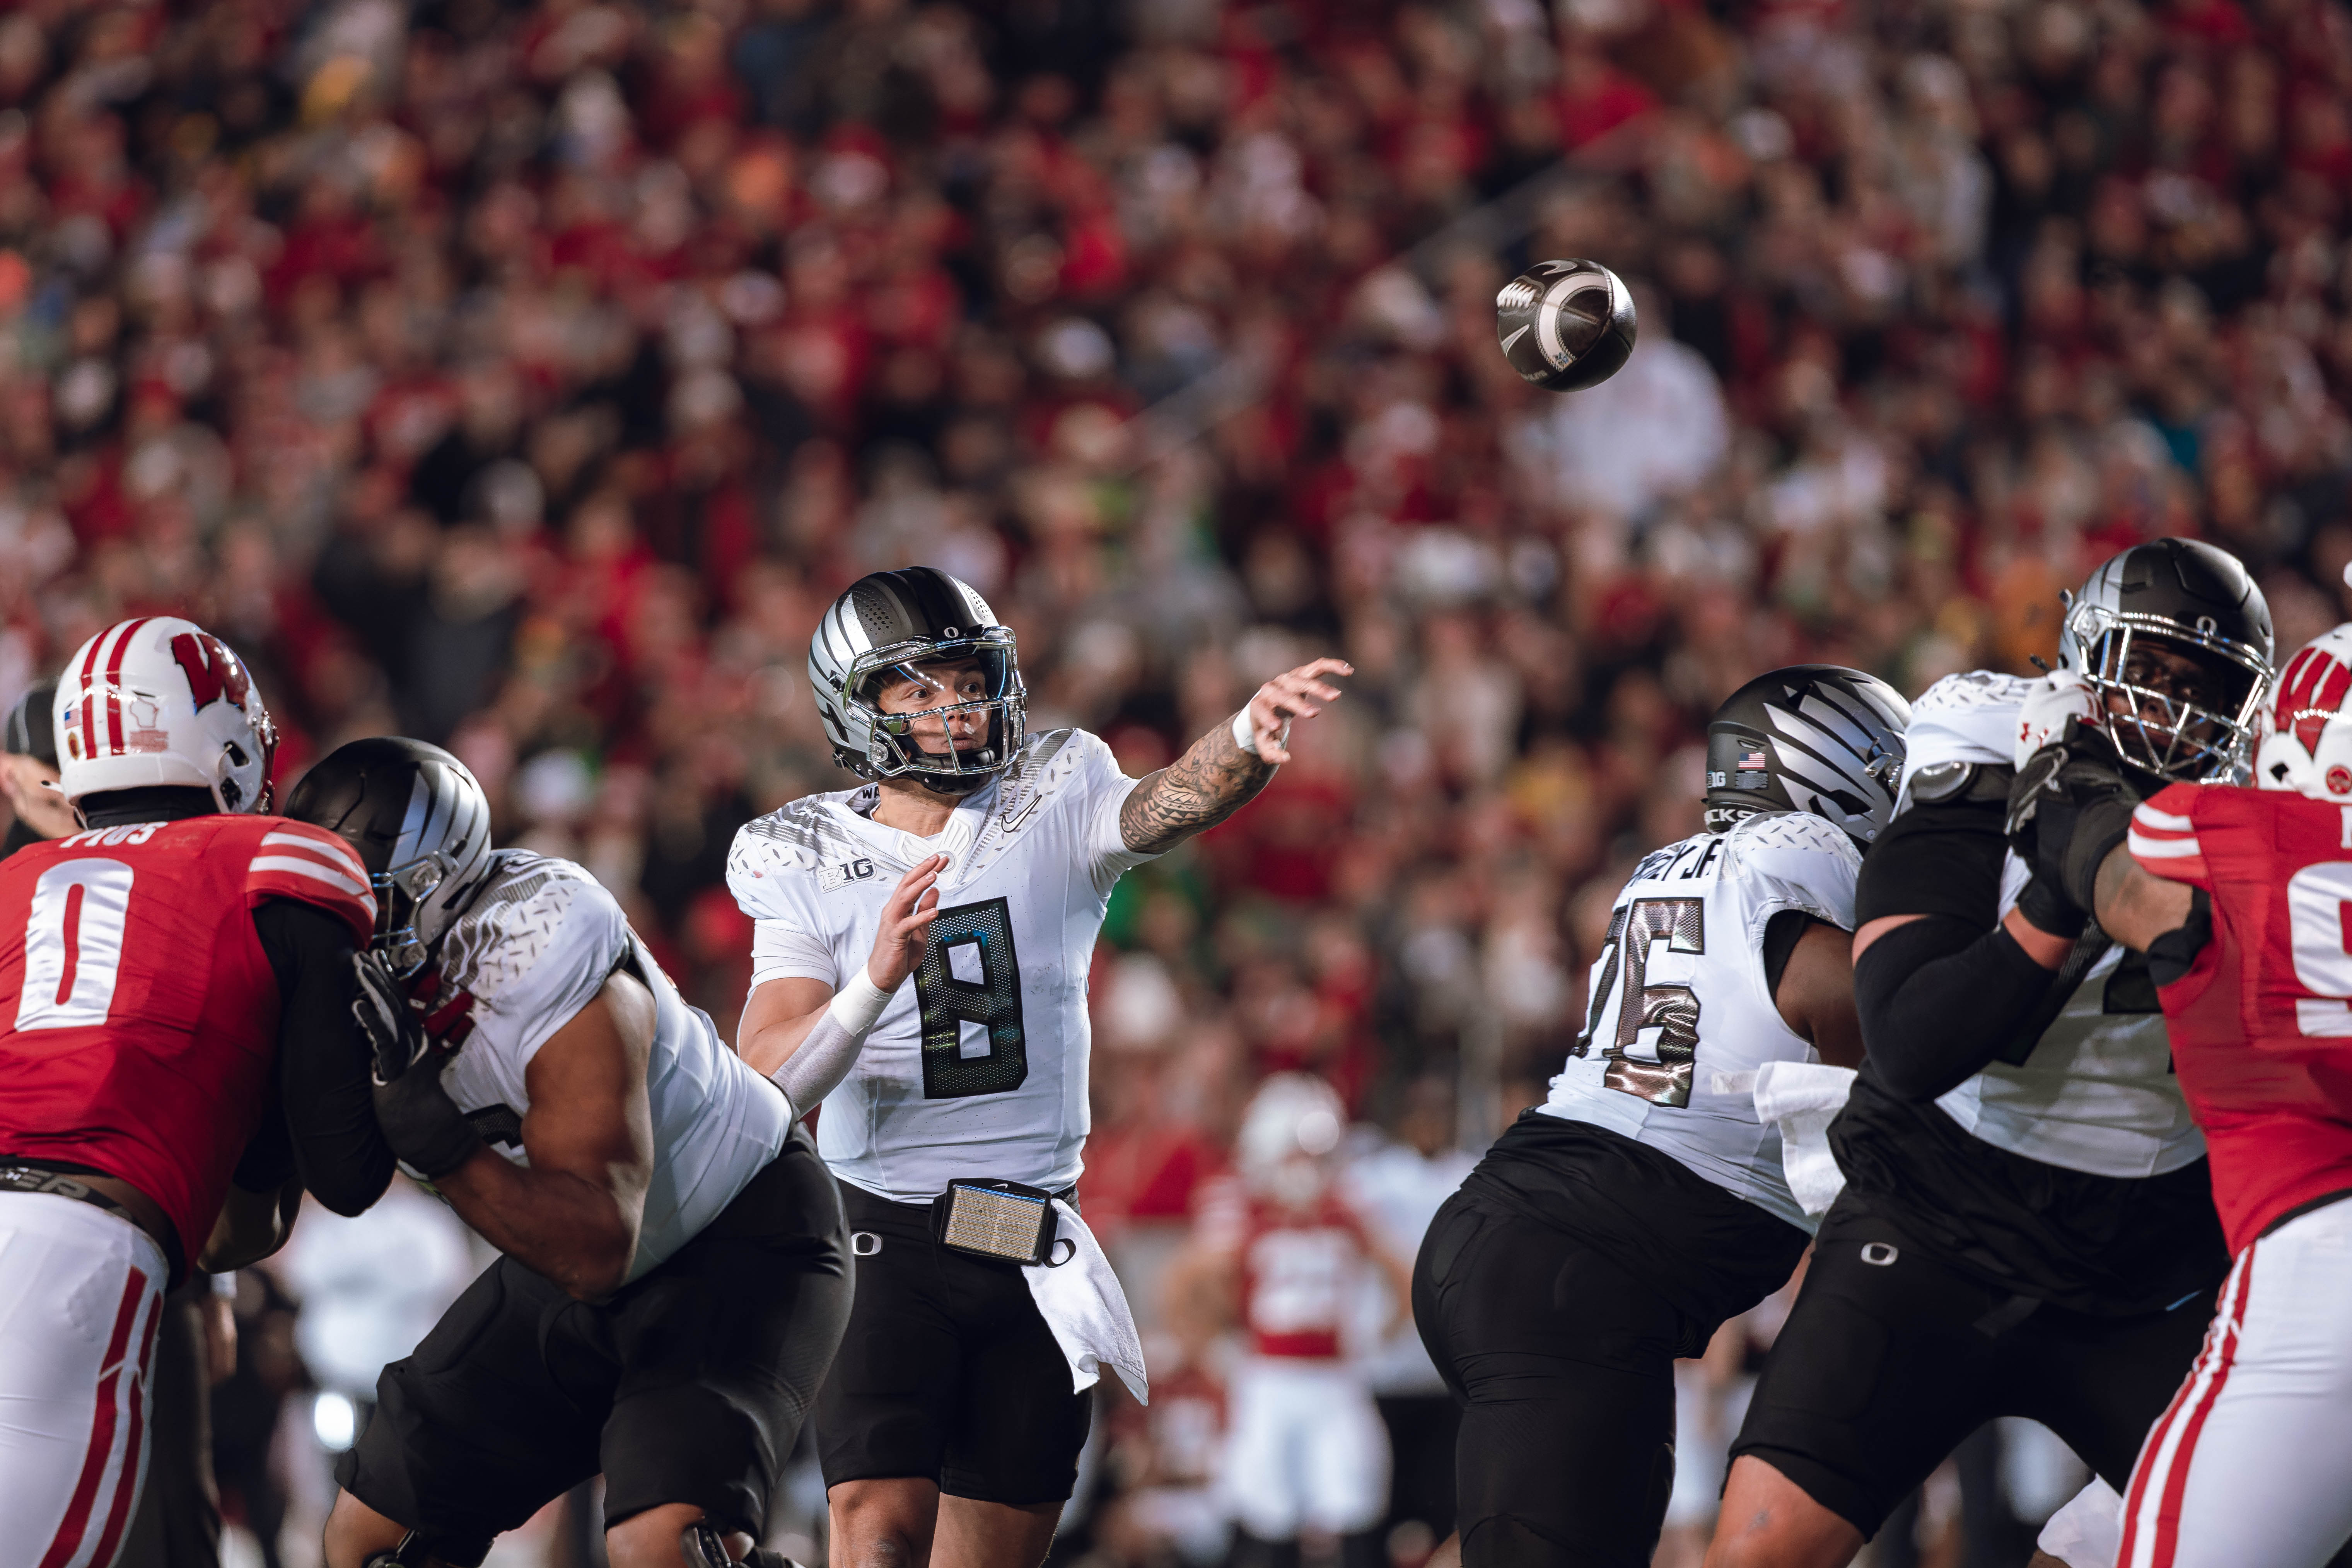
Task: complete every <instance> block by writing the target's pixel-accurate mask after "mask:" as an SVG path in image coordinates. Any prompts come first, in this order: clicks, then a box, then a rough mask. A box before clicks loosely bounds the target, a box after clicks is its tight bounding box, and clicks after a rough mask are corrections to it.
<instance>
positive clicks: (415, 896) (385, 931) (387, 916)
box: [368, 849, 457, 980]
mask: <svg viewBox="0 0 2352 1568" xmlns="http://www.w3.org/2000/svg"><path fill="white" fill-rule="evenodd" d="M456 875H457V861H456V860H455V859H454V858H451V857H450V856H448V855H446V854H444V853H443V852H442V851H440V850H438V849H435V850H430V851H428V852H426V853H425V854H423V855H420V856H418V857H417V858H415V859H414V860H411V861H408V862H406V863H405V864H404V865H399V866H394V868H392V869H390V870H388V871H380V872H378V873H376V874H375V875H374V876H373V877H371V878H369V879H368V880H369V882H370V883H372V884H373V887H374V889H375V908H376V914H375V940H374V941H373V942H370V943H369V944H368V945H369V946H370V947H372V948H373V949H374V950H375V951H376V952H380V953H382V954H383V956H384V958H385V959H386V960H387V961H388V962H389V963H391V964H392V970H393V973H394V975H396V976H397V977H398V978H400V979H402V980H405V979H407V978H408V977H409V976H410V975H412V974H414V973H416V972H417V971H418V970H420V969H422V968H424V967H425V964H426V963H428V962H430V961H431V959H432V957H433V942H434V940H435V938H436V937H438V936H439V934H440V933H439V932H438V931H433V932H427V931H425V918H424V917H425V910H426V906H427V905H428V904H429V903H430V902H431V900H432V898H433V895H434V894H435V893H436V892H438V891H439V890H440V889H441V887H442V884H444V883H445V882H446V881H448V880H449V879H451V878H452V877H455V876H456Z"/></svg>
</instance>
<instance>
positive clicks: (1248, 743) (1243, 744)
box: [1234, 708, 1290, 762]
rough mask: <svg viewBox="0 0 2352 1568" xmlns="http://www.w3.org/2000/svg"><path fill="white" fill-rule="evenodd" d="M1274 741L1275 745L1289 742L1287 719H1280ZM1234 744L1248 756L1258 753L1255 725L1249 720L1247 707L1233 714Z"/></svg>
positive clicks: (1288, 723) (1262, 759)
mask: <svg viewBox="0 0 2352 1568" xmlns="http://www.w3.org/2000/svg"><path fill="white" fill-rule="evenodd" d="M1274 743H1275V744H1276V745H1277V746H1287V745H1289V744H1290V721H1289V720H1287V719H1285V720H1284V721H1282V728H1281V729H1279V730H1277V731H1275V736H1274ZM1234 745H1236V746H1239V747H1240V748H1241V749H1242V750H1243V751H1244V752H1246V753H1247V754H1248V755H1250V756H1253V757H1255V756H1257V755H1258V750H1257V726H1255V724H1252V723H1251V722H1250V716H1249V710H1248V709H1247V708H1244V709H1243V710H1241V711H1240V712H1238V713H1236V714H1234ZM1259 760H1260V761H1261V762H1262V761H1264V760H1265V759H1264V758H1262V757H1261V758H1259Z"/></svg>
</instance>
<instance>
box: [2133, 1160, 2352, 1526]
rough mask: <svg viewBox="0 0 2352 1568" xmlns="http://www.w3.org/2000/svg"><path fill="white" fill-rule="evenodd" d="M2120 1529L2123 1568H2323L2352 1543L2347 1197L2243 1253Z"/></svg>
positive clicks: (2351, 1287) (2161, 1423)
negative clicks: (2339, 1548)
mask: <svg viewBox="0 0 2352 1568" xmlns="http://www.w3.org/2000/svg"><path fill="white" fill-rule="evenodd" d="M2123 1527H2124V1538H2123V1549H2122V1551H2121V1552H2120V1553H2119V1554H2118V1555H2117V1558H2116V1562H2117V1563H2118V1568H2320V1565H2321V1564H2323V1563H2326V1561H2327V1560H2328V1558H2329V1557H2331V1556H2333V1555H2334V1554H2335V1552H2336V1548H2338V1547H2340V1546H2342V1545H2343V1544H2344V1542H2345V1541H2346V1540H2347V1538H2352V1200H2346V1201H2342V1202H2338V1203H2335V1204H2331V1205H2328V1206H2327V1207H2326V1208H2322V1209H2315V1210H2313V1211H2312V1212H2311V1213H2309V1214H2306V1215H2302V1216H2301V1217H2299V1218H2296V1219H2293V1220H2290V1221H2288V1222H2287V1223H2286V1224H2284V1225H2283V1226H2279V1227H2278V1228H2277V1229H2276V1230H2274V1231H2273V1232H2271V1233H2270V1234H2269V1235H2268V1236H2265V1237H2261V1238H2260V1239H2258V1240H2256V1241H2255V1242H2254V1243H2253V1244H2252V1246H2250V1247H2247V1248H2246V1249H2245V1250H2244V1251H2243V1252H2241V1253H2240V1254H2239V1255H2238V1261H2237V1266H2236V1267H2235V1268H2231V1270H2230V1279H2229V1282H2228V1283H2227V1284H2225V1285H2224V1286H2222V1287H2221V1304H2220V1306H2219V1307H2218V1308H2217V1309H2216V1310H2215V1312H2214V1315H2213V1324H2212V1327H2211V1328H2210V1329H2208V1330H2207V1331H2206V1333H2205V1348H2204V1350H2203V1351H2202V1352H2200V1354H2199V1355H2198V1357H2197V1363H2196V1364H2195V1365H2194V1366H2192V1367H2191V1368H2190V1369H2189V1377H2188V1380H2187V1381H2186V1382H2184V1383H2183V1384H2181V1385H2180V1392H2179V1393H2178V1394H2175V1395H2173V1399H2172V1405H2171V1406H2170V1407H2169V1408H2168V1409H2167V1410H2166V1411H2165V1413H2164V1415H2163V1417H2162V1418H2161V1419H2159V1420H2158V1422H2157V1424H2156V1425H2155V1426H2153V1427H2151V1428H2150V1429H2149V1431H2148V1435H2147V1443H2146V1444H2145V1445H2143V1446H2142V1447H2141V1448H2140V1453H2139V1463H2138V1464H2137V1465H2136V1466H2135V1467H2133V1469H2132V1479H2131V1487H2130V1489H2128V1490H2126V1492H2125V1494H2124V1510H2123Z"/></svg>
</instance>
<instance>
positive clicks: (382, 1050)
mask: <svg viewBox="0 0 2352 1568" xmlns="http://www.w3.org/2000/svg"><path fill="white" fill-rule="evenodd" d="M352 970H353V971H354V973H356V974H357V976H358V979H359V994H357V995H356V996H354V997H353V998H352V1018H353V1020H354V1021H356V1022H357V1023H358V1025H359V1028H360V1033H361V1035H362V1036H363V1037H365V1038H366V1040H367V1042H368V1048H369V1050H370V1051H371V1052H372V1053H373V1057H374V1058H375V1065H374V1079H375V1085H374V1099H375V1121H376V1125H377V1126H378V1127H379V1128H381V1129H383V1140H384V1142H387V1143H389V1144H391V1145H392V1152H394V1153H395V1154H397V1155H399V1156H400V1157H401V1159H402V1160H403V1161H404V1162H406V1163H407V1164H408V1166H409V1168H410V1169H412V1170H414V1171H415V1172H416V1173H418V1174H420V1175H422V1176H423V1177H424V1178H425V1180H426V1181H428V1182H432V1181H438V1180H440V1179H441V1178H442V1177H443V1176H446V1175H447V1174H448V1173H450V1172H452V1171H454V1170H456V1169H457V1167H458V1166H460V1165H463V1164H464V1163H466V1162H467V1161H468V1160H470V1159H472V1158H473V1157H474V1151H476V1150H477V1149H479V1148H480V1147H481V1146H482V1140H481V1137H480V1135H479V1134H478V1133H477V1132H475V1131H474V1129H473V1127H472V1125H471V1124H470V1123H468V1122H467V1120H466V1113H465V1112H464V1111H462V1110H458V1109H457V1101H456V1100H452V1099H450V1098H449V1091H448V1089H446V1088H444V1087H443V1085H442V1082H441V1074H442V1071H443V1069H445V1068H447V1067H448V1065H449V1061H450V1058H453V1057H455V1056H456V1055H457V1050H458V1047H461V1046H463V1045H464V1044H465V1041H466V1037H467V1035H469V1034H471V1033H472V1032H473V1019H472V1018H471V1016H467V1015H468V1014H469V1013H470V1008H471V1004H472V998H471V997H468V996H465V995H464V994H463V993H460V994H459V995H458V997H457V998H455V999H453V1001H452V1003H451V1004H450V1005H444V1006H442V1007H440V1008H438V1009H436V1010H434V1011H432V1012H428V1011H426V1007H425V1003H427V1002H430V1001H432V1000H434V999H435V998H436V996H437V994H438V991H439V988H440V977H439V976H438V975H437V974H434V973H432V972H431V971H427V972H426V978H425V982H424V984H422V985H421V986H420V989H421V990H422V991H423V993H424V995H423V997H422V999H420V998H419V997H417V996H415V995H412V994H411V993H410V990H409V988H408V987H406V986H404V985H402V984H401V983H400V981H399V979H398V978H397V977H395V976H394V974H393V973H392V967H391V965H390V964H389V963H386V961H385V960H384V958H383V954H381V953H377V952H358V953H354V954H352ZM460 1003H462V1005H457V1004H460Z"/></svg>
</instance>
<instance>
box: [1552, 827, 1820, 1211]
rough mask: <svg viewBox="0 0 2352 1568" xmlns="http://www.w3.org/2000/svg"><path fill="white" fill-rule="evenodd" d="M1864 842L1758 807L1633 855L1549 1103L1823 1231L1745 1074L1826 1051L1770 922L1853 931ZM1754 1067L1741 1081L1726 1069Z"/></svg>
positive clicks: (1737, 1072) (1557, 1111)
mask: <svg viewBox="0 0 2352 1568" xmlns="http://www.w3.org/2000/svg"><path fill="white" fill-rule="evenodd" d="M1861 868H1862V856H1861V853H1860V852H1859V851H1857V850H1856V849H1855V848H1854V847H1853V839H1851V838H1849V837H1846V835H1845V832H1844V830H1843V828H1839V827H1836V826H1832V825H1831V824H1830V823H1829V822H1827V821H1825V820H1823V819H1822V818H1821V817H1818V816H1811V815H1810V814H1808V813H1805V812H1779V813H1774V814H1771V815H1769V816H1751V817H1748V819H1747V820H1745V821H1743V822H1740V823H1738V824H1737V825H1736V826H1733V827H1732V828H1731V830H1730V831H1729V832H1727V833H1702V834H1699V835H1697V836H1696V837H1691V838H1685V839H1684V840H1683V841H1682V842H1681V843H1679V844H1670V845H1668V846H1667V847H1664V849H1659V850H1656V851H1654V852H1653V853H1652V854H1650V855H1649V856H1648V857H1647V858H1644V859H1643V862H1642V863H1641V864H1640V865H1639V866H1637V867H1635V868H1633V878H1632V879H1631V880H1629V881H1628V882H1627V883H1626V884H1625V889H1624V891H1622V892H1621V893H1619V894H1618V895H1617V903H1616V906H1615V907H1614V908H1613V909H1612V910H1611V911H1610V915H1609V940H1608V943H1607V945H1606V946H1604V947H1603V948H1602V949H1601V956H1600V958H1599V959H1598V960H1597V961H1596V962H1595V963H1594V964H1593V966H1592V977H1591V1004H1590V1005H1589V1007H1588V1008H1587V1011H1586V1022H1585V1028H1584V1033H1583V1034H1582V1035H1581V1036H1580V1037H1579V1038H1578V1040H1577V1043H1576V1045H1575V1047H1573V1054H1571V1055H1570V1057H1569V1058H1568V1065H1567V1066H1566V1067H1565V1068H1561V1069H1560V1074H1559V1077H1558V1078H1555V1079H1552V1080H1551V1095H1550V1098H1549V1100H1546V1101H1545V1103H1544V1105H1543V1108H1542V1109H1543V1110H1545V1111H1546V1112H1547V1113H1548V1114H1549V1115H1552V1116H1559V1117H1563V1118H1566V1119H1567V1120H1569V1121H1589V1122H1591V1123H1593V1124H1594V1125H1595V1126H1599V1127H1606V1128H1609V1129H1610V1130H1611V1131H1615V1132H1620V1133H1622V1134H1623V1135H1624V1136H1626V1137H1628V1138H1632V1139H1633V1140H1635V1141H1637V1142H1643V1143H1646V1144H1648V1145H1650V1147H1652V1148H1654V1149H1655V1150H1657V1151H1658V1152H1660V1153H1662V1154H1667V1155H1671V1156H1672V1157H1673V1158H1675V1159H1676V1160H1679V1161H1680V1162H1682V1163H1683V1164H1685V1165H1686V1166H1688V1167H1689V1168H1690V1169H1691V1170H1692V1171H1693V1172H1695V1173H1697V1174H1698V1175H1701V1176H1703V1177H1705V1178H1706V1180H1708V1181H1710V1182H1713V1183H1714V1184H1716V1185H1717V1186H1719V1187H1721V1188H1723V1189H1724V1190H1725V1191H1726V1192H1728V1193H1730V1194H1734V1195H1735V1196H1738V1197H1742V1198H1745V1199H1747V1200H1748V1202H1749V1203H1752V1204H1755V1205H1757V1206H1758V1207H1759V1208H1762V1209H1765V1210H1767V1211H1768V1212H1769V1213H1770V1214H1772V1215H1775V1216H1776V1217H1778V1218H1780V1219H1784V1220H1786V1221H1788V1222H1789V1223H1790V1225H1793V1226H1799V1227H1800V1228H1801V1229H1803V1230H1805V1231H1807V1232H1809V1233H1810V1232H1811V1230H1813V1228H1814V1227H1815V1226H1817V1225H1818V1224H1819V1221H1817V1220H1814V1219H1809V1218H1807V1217H1806V1215H1805V1211H1804V1207H1803V1205H1801V1204H1799V1203H1798V1202H1797V1200H1796V1199H1795V1198H1794V1197H1793V1196H1791V1195H1790V1192H1789V1180H1788V1177H1787V1176H1786V1174H1784V1173H1783V1172H1782V1170H1781V1167H1780V1131H1779V1129H1777V1128H1773V1127H1768V1126H1766V1125H1765V1124H1764V1123H1763V1122H1761V1121H1758V1120H1757V1116H1756V1103H1755V1099H1754V1096H1753V1095H1752V1094H1751V1093H1750V1092H1749V1091H1748V1088H1747V1087H1746V1086H1747V1084H1748V1083H1749V1082H1751V1081H1752V1079H1753V1076H1754V1074H1755V1071H1756V1069H1757V1068H1759V1067H1762V1066H1763V1065H1764V1064H1765V1063H1766V1062H1770V1061H1792V1062H1816V1061H1819V1060H1821V1057H1820V1054H1819V1053H1818V1052H1816V1051H1815V1050H1814V1049H1813V1047H1811V1045H1809V1044H1808V1043H1806V1041H1805V1040H1804V1039H1803V1038H1802V1037H1800V1036H1799V1035H1798V1034H1797V1033H1796V1032H1795V1031H1794V1030H1792V1029H1790V1027H1789V1026H1788V1023H1787V1021H1786V1020H1785V1019H1783V1018H1782V1017H1781V1016H1780V1009H1779V1007H1777V1006H1776V1005H1774V1004H1773V1001H1772V993H1771V989H1770V987H1769V985H1768V984H1766V982H1765V975H1764V928H1765V926H1766V924H1767V923H1769V921H1770V920H1771V919H1772V917H1773V916H1774V915H1776V914H1778V913H1780V911H1781V910H1800V911H1801V912H1803V913H1805V914H1808V915H1811V916H1812V917H1813V918H1814V919H1816V920H1821V921H1828V922H1829V923H1830V924H1832V925H1833V926H1838V927H1841V928H1843V929H1844V930H1847V931H1852V930H1853V881H1854V876H1855V874H1856V873H1857V872H1858V871H1859V870H1860V869H1861ZM1730 1075H1741V1076H1740V1077H1739V1079H1738V1081H1739V1082H1740V1084H1741V1086H1742V1087H1740V1088H1739V1089H1736V1090H1735V1089H1729V1088H1725V1089H1717V1087H1716V1086H1715V1080H1716V1079H1717V1077H1718V1076H1730Z"/></svg>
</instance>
